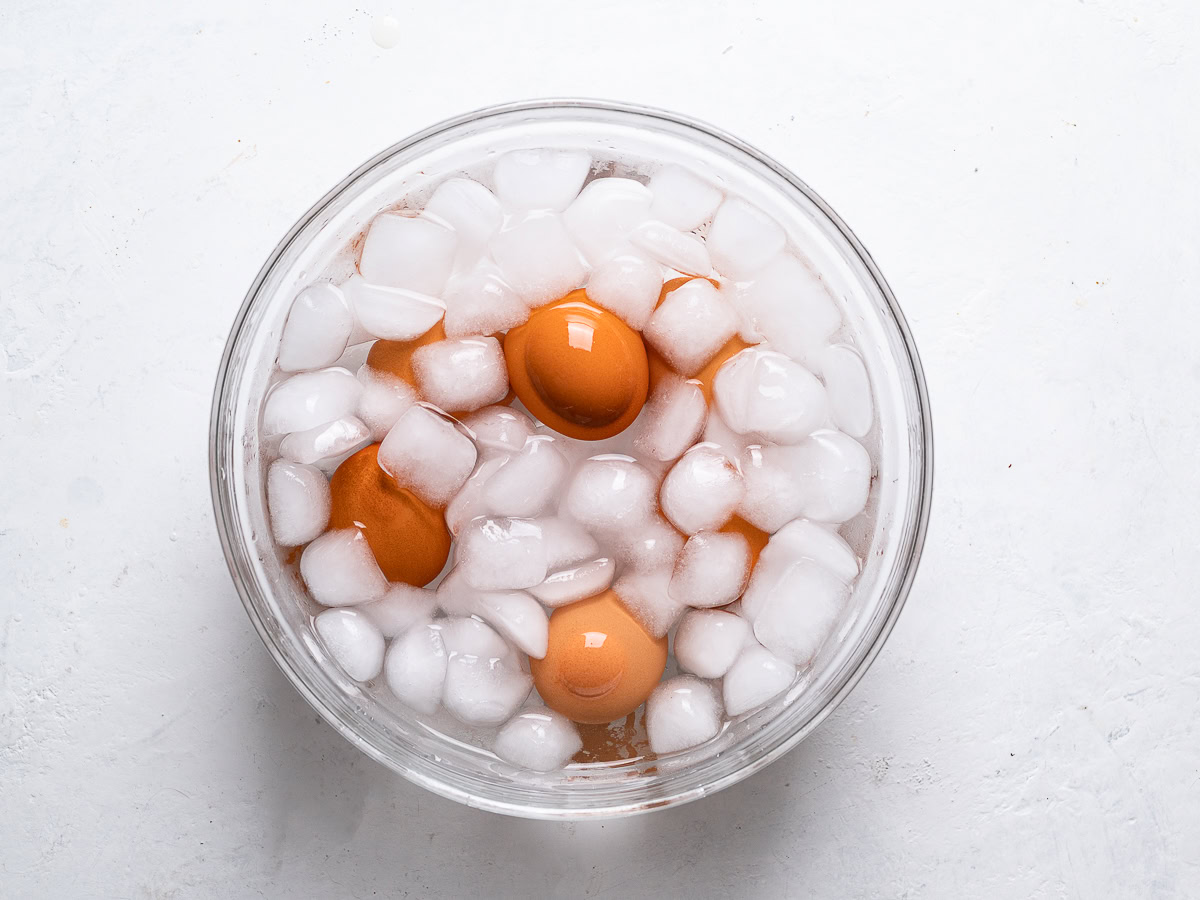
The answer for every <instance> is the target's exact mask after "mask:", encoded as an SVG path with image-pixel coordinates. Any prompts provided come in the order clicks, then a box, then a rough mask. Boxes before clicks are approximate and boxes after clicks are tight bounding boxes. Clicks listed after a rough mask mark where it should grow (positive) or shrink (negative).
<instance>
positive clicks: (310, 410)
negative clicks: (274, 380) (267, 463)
mask: <svg viewBox="0 0 1200 900" xmlns="http://www.w3.org/2000/svg"><path fill="white" fill-rule="evenodd" d="M361 394H362V385H361V384H359V383H358V379H356V378H355V377H354V376H353V375H351V374H350V373H349V372H347V371H346V370H345V369H341V368H337V367H333V368H329V369H321V370H320V371H317V372H302V373H301V374H299V375H293V376H291V377H290V378H288V379H287V380H286V381H283V382H280V383H279V384H277V385H275V387H274V388H273V389H272V390H271V392H270V393H269V394H268V395H267V401H266V403H265V404H264V405H263V423H262V427H263V431H264V432H265V433H267V434H288V433H290V432H293V431H307V430H308V429H309V428H316V427H317V426H318V425H324V424H325V423H326V422H332V421H333V420H334V419H340V418H341V417H342V416H350V415H353V414H354V410H355V408H356V407H357V406H358V398H359V395H361Z"/></svg>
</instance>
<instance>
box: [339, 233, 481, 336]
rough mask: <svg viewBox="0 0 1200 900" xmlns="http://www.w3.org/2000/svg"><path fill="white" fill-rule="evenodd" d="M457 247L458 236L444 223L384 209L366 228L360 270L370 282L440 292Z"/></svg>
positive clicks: (433, 294)
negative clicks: (384, 211) (382, 213)
mask: <svg viewBox="0 0 1200 900" xmlns="http://www.w3.org/2000/svg"><path fill="white" fill-rule="evenodd" d="M457 249H458V238H457V237H456V236H455V234H454V232H453V231H451V230H450V229H449V228H447V227H446V226H445V225H442V224H440V223H439V222H437V221H435V220H433V219H431V218H427V217H425V216H413V215H399V214H395V213H385V214H384V215H381V216H377V217H376V219H375V221H373V222H372V223H371V227H370V229H369V230H368V231H367V237H366V239H365V240H364V241H363V245H362V256H361V257H359V261H358V271H359V272H361V273H362V277H363V278H365V279H366V280H367V281H369V282H370V283H371V284H378V285H386V286H388V287H394V288H408V289H409V290H412V291H417V292H419V293H421V294H429V295H432V296H437V295H438V294H440V293H441V292H442V288H444V287H445V286H446V279H447V278H448V277H449V276H450V270H451V268H452V267H453V266H454V255H455V252H456V250H457ZM363 324H364V325H365V324H366V323H365V322H364V323H363Z"/></svg>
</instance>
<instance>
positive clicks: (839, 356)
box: [821, 344, 874, 438]
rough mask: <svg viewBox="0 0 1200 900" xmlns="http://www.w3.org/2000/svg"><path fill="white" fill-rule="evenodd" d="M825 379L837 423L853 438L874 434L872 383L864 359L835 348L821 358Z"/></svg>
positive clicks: (842, 346) (840, 346)
mask: <svg viewBox="0 0 1200 900" xmlns="http://www.w3.org/2000/svg"><path fill="white" fill-rule="evenodd" d="M821 376H822V377H823V378H824V379H825V390H826V392H827V393H828V394H829V406H830V409H831V410H832V411H833V422H834V424H835V425H837V427H838V428H840V429H841V430H842V431H844V432H846V434H848V435H850V436H851V437H856V438H860V437H862V436H863V435H864V434H866V433H867V432H868V431H870V430H871V422H872V421H874V413H873V411H872V408H871V381H870V379H869V378H868V377H867V368H866V366H864V365H863V361H862V357H861V356H859V355H858V351H856V350H855V349H854V348H853V347H847V346H846V345H845V344H835V345H834V346H832V347H828V348H826V350H825V352H824V353H823V354H822V355H821Z"/></svg>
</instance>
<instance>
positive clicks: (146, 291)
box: [0, 0, 1200, 900]
mask: <svg viewBox="0 0 1200 900" xmlns="http://www.w3.org/2000/svg"><path fill="white" fill-rule="evenodd" d="M361 9H362V6H361V4H354V3H348V2H341V0H322V2H319V3H318V2H316V0H296V2H293V3H289V4H288V5H287V14H286V15H282V16H281V15H280V14H279V9H278V8H275V7H271V6H266V5H256V4H247V3H233V2H230V0H212V2H210V3H206V4H204V5H203V6H202V7H195V8H192V9H190V11H188V12H185V11H183V10H180V9H176V8H173V7H172V8H170V9H166V8H164V7H163V6H162V5H161V4H149V3H146V2H134V3H132V4H122V5H117V4H95V3H88V4H84V3H80V2H58V3H32V2H29V0H15V2H11V3H8V4H5V5H4V9H3V12H0V71H2V72H3V75H2V76H0V85H2V86H0V98H2V99H0V103H2V104H3V108H4V110H5V114H6V117H7V118H6V125H7V128H8V130H7V132H6V134H7V139H6V140H4V141H0V162H2V165H3V169H2V171H3V172H4V176H3V177H0V198H3V200H4V207H3V208H4V209H6V210H7V211H9V215H7V216H6V217H5V221H4V224H3V225H2V226H0V228H2V229H3V235H4V247H5V250H4V253H3V254H2V257H3V258H2V260H0V274H2V277H0V420H2V421H3V427H2V428H0V458H2V459H4V461H5V464H6V466H7V469H8V471H9V472H10V473H13V477H9V478H6V479H4V480H3V482H0V571H3V573H4V575H5V589H4V590H2V591H0V767H2V770H3V773H4V774H3V777H2V778H0V813H2V814H3V821H4V822H5V827H4V829H3V837H2V838H0V884H2V885H3V891H2V893H4V894H5V895H8V896H13V897H41V896H52V897H80V898H94V897H113V896H116V897H171V896H175V897H206V896H220V897H228V898H237V900H241V898H243V897H249V898H253V897H301V896H335V897H353V896H359V897H371V896H375V895H378V896H381V897H382V896H392V895H395V894H396V893H400V892H402V891H403V890H407V891H408V893H409V894H410V895H411V896H422V897H426V896H427V897H458V896H463V895H473V896H490V895H494V893H495V891H496V886H497V885H501V886H502V889H503V891H505V892H507V893H508V894H510V895H518V896H525V897H528V896H551V897H576V896H581V895H582V896H585V897H593V898H594V897H600V898H608V897H612V896H617V897H632V896H646V895H649V896H676V895H681V894H682V895H684V896H687V897H690V898H715V897H729V896H739V897H752V898H759V897H761V898H774V897H780V896H786V895H789V894H791V895H795V896H801V897H811V896H820V895H823V894H824V895H836V896H851V897H871V896H883V897H904V896H907V897H911V898H917V897H945V896H964V897H965V896H971V897H989V898H999V900H1026V898H1029V897H1046V898H1053V900H1059V898H1073V897H1097V896H1102V897H1109V898H1137V900H1142V898H1145V897H1148V896H1149V897H1162V898H1177V897H1186V896H1187V895H1188V894H1189V893H1190V892H1193V891H1194V889H1195V885H1196V884H1197V881H1198V880H1200V870H1198V869H1197V864H1196V861H1195V854H1194V852H1193V848H1195V847H1196V846H1198V845H1200V801H1198V796H1200V783H1198V782H1197V775H1198V774H1200V773H1198V772H1197V769H1196V750H1195V748H1196V746H1197V743H1198V740H1200V738H1198V732H1197V727H1198V726H1197V722H1200V706H1198V701H1197V674H1196V673H1197V663H1196V647H1197V646H1200V618H1198V617H1197V615H1196V604H1195V585H1196V584H1197V583H1200V557H1197V555H1196V553H1195V547H1196V546H1197V544H1198V543H1200V518H1198V516H1197V511H1196V503H1195V497H1196V496H1197V495H1200V475H1198V474H1197V470H1196V466H1195V448H1196V446H1197V444H1200V419H1198V418H1197V415H1196V410H1197V409H1198V408H1200V369H1198V368H1197V366H1196V354H1195V335H1196V333H1197V332H1198V331H1200V308H1198V307H1197V304H1196V296H1195V294H1196V290H1195V286H1196V285H1197V284H1200V258H1198V257H1197V253H1196V247H1197V246H1198V245H1197V241H1196V240H1195V235H1196V234H1197V232H1198V231H1200V221H1198V220H1197V210H1196V203H1195V197H1196V196H1197V194H1198V193H1200V172H1198V171H1197V167H1196V165H1195V160H1196V159H1197V158H1200V127H1198V126H1197V123H1196V121H1195V118H1194V117H1191V116H1188V115H1181V114H1180V111H1181V110H1186V109H1188V108H1189V104H1192V103H1193V100H1194V94H1195V90H1194V85H1195V84H1197V83H1198V82H1200V58H1198V57H1197V55H1196V53H1195V52H1194V48H1195V46H1196V45H1197V44H1198V43H1200V22H1198V20H1197V16H1198V15H1200V11H1198V10H1197V8H1196V6H1195V5H1194V4H1187V3H1170V4H1168V3H1161V4H1151V3H1145V2H1138V0H1105V2H1094V3H1054V4H1046V3H1042V2H1036V0H1015V2H1014V3H1010V4H1004V5H999V4H997V5H993V6H992V7H986V8H985V7H983V6H981V5H979V4H964V3H951V2H942V0H937V2H933V3H931V4H927V5H925V6H924V7H923V8H922V13H923V18H922V19H921V20H916V19H914V16H913V12H912V9H911V7H909V6H907V5H905V4H897V3H892V2H884V0H866V2H864V3H860V4H857V5H854V6H853V7H851V6H849V5H845V4H843V5H837V4H820V5H817V4H797V3H794V2H787V0H762V2H759V3H755V4H750V5H747V4H732V3H709V4H702V5H701V7H697V8H695V9H693V10H691V11H690V12H689V13H688V15H687V16H686V17H685V18H686V29H685V36H686V40H680V41H673V40H664V38H663V36H664V35H668V36H670V35H678V34H680V26H681V22H683V21H684V18H681V15H680V12H679V8H678V7H677V6H674V5H671V4H646V3H643V2H635V0H616V2H613V3H611V4H609V5H607V6H606V7H605V14H604V15H596V14H595V8H594V6H589V5H581V6H578V7H571V6H569V5H563V4H561V3H560V4H554V5H553V6H552V7H551V6H546V5H543V4H533V5H532V6H531V7H530V10H531V12H530V14H528V15H522V16H515V15H514V16H498V15H495V14H494V6H493V5H482V4H477V3H468V4H465V5H464V6H463V10H464V14H463V15H462V16H461V17H460V18H459V19H458V20H457V21H456V22H455V25H456V29H455V32H454V34H455V37H454V39H453V40H454V52H452V53H448V52H447V49H446V46H445V44H444V43H443V42H440V41H431V40H427V39H424V38H423V37H422V36H427V35H430V34H442V33H445V29H446V25H447V20H446V18H445V16H446V6H445V5H444V4H417V5H409V6H403V7H402V6H400V5H395V6H393V7H392V8H391V9H390V10H389V9H386V8H382V7H381V8H379V9H371V10H367V11H360V10H361ZM389 12H390V13H391V14H392V15H395V16H397V17H398V19H399V20H400V24H401V25H402V26H403V35H402V37H401V41H400V43H399V45H398V46H397V47H396V48H395V49H393V50H390V51H384V50H381V49H379V48H378V47H377V46H376V44H375V43H374V42H373V41H372V39H371V24H372V22H373V21H374V20H375V18H376V16H379V15H382V14H384V13H389ZM635 22H636V25H634V24H632V23H635ZM928 22H935V23H936V26H937V27H929V25H928ZM583 34H586V40H583V39H581V35H583ZM797 35H804V36H805V40H804V50H805V52H803V53H798V52H797V50H796V48H797ZM48 36H52V38H51V37H48ZM516 48H525V49H526V50H528V49H529V48H536V58H537V61H536V65H513V62H512V61H513V59H514V53H515V52H517V49H516ZM848 60H849V61H852V64H849V63H848V62H847V61H848ZM681 73H686V77H682V76H681ZM432 83H436V85H437V89H436V90H433V89H430V85H431V84H432ZM549 94H559V95H575V96H580V95H582V96H606V97H614V98H623V99H628V100H630V101H633V102H641V103H648V104H653V105H658V106H662V107H667V108H673V109H676V110H678V111H680V112H682V113H685V114H687V115H692V116H696V117H699V118H702V119H706V120H708V121H710V122H712V123H713V124H715V125H716V126H718V127H720V128H723V129H726V130H728V131H730V132H733V133H734V134H736V135H738V136H739V137H741V138H743V139H745V140H747V141H749V142H750V143H752V144H755V145H757V146H759V147H760V148H761V149H762V150H763V151H764V152H766V153H768V154H769V155H771V156H772V157H774V158H775V159H777V160H779V161H780V162H781V163H782V164H784V165H786V166H788V167H789V168H791V169H792V170H793V171H794V172H795V173H796V174H797V175H799V176H800V177H801V178H803V179H804V180H805V181H806V182H807V183H809V184H810V185H812V186H813V187H814V189H816V190H817V191H819V192H820V194H821V195H822V197H823V198H824V199H825V200H826V201H828V202H829V203H830V204H831V205H832V207H833V208H834V209H835V210H836V211H837V212H838V213H839V214H840V215H841V216H842V217H843V218H844V219H845V221H846V222H847V223H848V225H849V227H850V228H852V229H853V230H854V232H855V233H856V234H857V236H858V237H859V238H860V239H861V240H862V241H863V243H864V244H865V245H866V247H867V248H868V249H869V250H870V252H871V254H872V256H873V258H874V260H875V261H876V263H878V265H879V267H880V270H881V271H882V273H883V274H884V276H885V277H886V278H887V279H888V283H889V284H890V285H891V287H892V289H893V290H894V292H895V294H896V296H897V297H898V298H899V300H900V302H901V304H902V305H903V308H904V310H905V312H906V314H907V316H908V319H909V323H910V325H911V327H912V330H913V333H914V336H915V338H916V340H917V344H918V346H919V348H920V351H921V356H922V361H923V363H924V366H925V371H926V375H927V377H928V380H929V388H930V393H931V395H932V409H933V415H934V421H935V425H934V427H935V430H936V437H937V451H936V456H937V475H936V488H935V491H934V500H933V506H934V508H933V514H932V518H931V525H930V532H929V539H928V541H927V543H926V547H925V554H924V559H923V561H922V564H921V569H920V572H919V573H918V575H917V578H916V581H915V583H914V585H913V590H912V594H911V596H910V598H909V602H908V604H907V606H906V608H905V609H904V611H903V613H902V614H901V616H900V617H899V620H898V622H897V625H896V628H895V630H894V632H893V633H892V636H891V638H890V639H889V640H888V642H887V644H886V645H885V646H884V647H883V649H882V651H881V652H880V654H879V656H878V658H877V659H876V661H875V663H874V664H873V666H872V668H871V669H870V671H868V672H867V674H866V675H865V676H864V678H863V679H862V681H861V682H860V683H859V684H858V686H857V687H856V688H855V689H854V691H853V692H852V693H851V694H850V695H849V697H848V698H847V699H846V700H845V701H844V702H843V703H842V705H841V706H840V707H839V708H838V709H837V710H836V711H835V712H833V713H832V715H830V717H829V718H828V719H827V720H826V721H825V722H824V723H823V724H822V725H821V726H820V727H819V728H818V729H817V730H816V732H815V733H814V734H813V735H811V736H810V737H809V738H808V739H807V740H805V741H804V742H803V743H802V744H801V745H799V746H798V747H797V748H796V749H794V750H792V751H790V752H789V753H788V754H786V755H785V756H783V757H782V758H780V759H779V760H777V761H775V762H774V763H772V764H771V765H770V766H769V767H767V768H766V769H765V770H764V771H762V772H761V773H759V774H757V775H755V776H753V777H751V778H750V779H748V780H747V781H744V782H742V783H740V784H738V785H735V786H733V787H731V788H728V789H726V790H724V791H722V792H720V793H718V794H715V795H713V796H711V797H707V798H705V799H703V800H700V801H698V802H696V803H694V804H690V805H688V806H684V807H681V808H678V809H673V810H667V811H664V812H657V813H653V814H650V815H648V816H644V817H641V818H636V819H630V820H626V821H619V822H613V821H609V822H578V823H573V824H565V823H563V824H554V823H541V822H528V821H519V820H499V819H497V818H496V817H495V816H493V815H490V814H486V813H483V812H479V811H477V810H473V809H469V808H466V807H463V806H460V805H458V804H455V803H452V802H450V801H448V800H442V799H440V798H438V797H435V796H434V795H432V794H430V793H429V792H427V791H425V790H424V789H422V788H419V787H417V786H415V785H413V784H410V783H409V782H407V781H404V780H403V779H401V778H400V777H399V776H396V775H394V774H392V773H391V772H389V771H387V770H386V769H384V768H383V767H382V766H380V765H378V764H376V763H374V762H372V761H371V760H369V759H368V758H367V757H365V756H364V755H363V754H361V753H360V752H359V751H358V750H356V749H355V748H354V747H352V746H351V745H350V744H349V743H348V742H346V741H345V740H343V739H342V738H341V737H340V736H339V735H338V734H336V733H335V732H334V731H333V729H331V728H330V727H329V726H327V725H326V724H324V722H322V721H318V719H317V716H316V714H315V713H314V712H313V711H312V709H311V708H310V707H309V706H308V704H307V703H306V702H305V701H304V700H303V699H302V698H301V697H300V695H299V694H297V693H296V691H295V690H293V689H292V687H291V686H290V685H289V684H288V682H287V681H286V680H285V679H284V677H283V676H282V675H281V674H280V672H279V671H278V669H277V668H276V666H275V665H274V663H273V662H272V661H271V659H270V657H269V655H268V654H267V652H266V650H265V649H264V648H263V646H262V644H261V642H260V641H259V639H258V637H257V635H256V634H255V632H254V630H253V628H252V627H251V626H250V624H249V622H248V621H247V619H246V616H245V614H244V612H243V611H242V608H241V604H240V602H239V600H238V597H237V594H236V592H235V590H234V588H233V585H232V583H231V581H230V578H229V575H228V573H227V571H226V569H225V564H224V558H223V555H222V553H221V548H220V545H219V542H218V540H217V537H216V532H215V529H214V526H213V520H212V511H211V504H210V502H209V491H208V472H207V445H206V438H207V422H208V414H209V404H210V400H211V395H212V385H213V381H214V379H215V376H216V372H217V366H218V362H219V360H220V355H221V351H222V348H223V345H224V342H225V338H226V336H227V334H228V331H229V328H230V325H231V324H232V322H233V320H234V316H235V314H236V311H237V309H238V306H239V304H240V303H241V300H242V298H243V296H244V295H245V292H246V289H247V287H248V286H249V285H250V283H251V281H252V280H253V278H254V276H255V274H256V273H257V271H258V270H259V268H260V267H261V265H262V263H263V261H264V260H265V259H266V257H267V255H268V254H269V253H270V252H271V250H272V249H273V248H274V246H275V245H276V243H277V242H278V240H279V239H280V238H281V237H282V236H283V235H284V234H285V233H286V232H287V230H288V229H289V228H290V227H291V226H292V224H293V223H294V222H295V221H296V220H297V219H298V218H299V217H300V216H301V215H302V214H303V213H304V212H305V210H307V209H308V208H309V206H310V205H311V204H312V203H314V202H315V201H316V200H317V199H318V198H319V197H320V196H321V195H322V194H324V193H325V191H327V190H328V189H329V188H330V187H332V186H333V185H334V184H336V183H337V182H338V181H340V180H341V179H342V178H343V177H344V176H345V175H346V174H348V173H349V172H350V171H351V170H352V169H353V168H355V167H356V166H358V165H359V164H360V163H361V162H363V161H364V160H366V159H368V158H369V157H370V156H372V155H373V154H375V153H377V152H378V151H379V150H381V149H383V148H384V147H386V146H388V145H390V144H392V143H394V142H395V141H397V140H399V139H401V138H402V137H404V136H405V135H407V134H410V133H413V132H415V131H418V130H420V129H423V128H425V127H427V126H429V125H431V124H433V123H434V122H437V121H439V120H440V119H442V118H445V117H447V116H450V115H456V114H458V113H460V112H463V111H465V110H469V109H474V108H477V107H480V106H483V105H486V104H489V103H495V102H502V101H507V100H511V99H515V98H521V97H531V96H546V95H549ZM381 110H386V114H381ZM964 422H971V423H972V425H971V427H963V424H962V423H964ZM312 424H314V425H315V424H319V423H315V422H314V423H312ZM17 476H19V477H17ZM172 534H175V535H176V536H177V540H174V541H172V540H171V539H170V536H171V535H172ZM848 847H852V848H854V849H853V858H852V863H849V864H848V862H847V848H848ZM131 860H136V862H134V863H131Z"/></svg>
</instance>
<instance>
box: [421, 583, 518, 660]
mask: <svg viewBox="0 0 1200 900" xmlns="http://www.w3.org/2000/svg"><path fill="white" fill-rule="evenodd" d="M468 587H469V586H468ZM438 592H439V594H440V593H441V589H440V588H439V590H438ZM440 623H441V627H442V641H443V643H444V644H445V645H446V652H447V653H457V654H463V655H467V656H479V657H483V658H485V659H508V658H509V657H510V656H511V655H512V648H511V647H510V646H509V645H508V644H507V643H506V642H505V640H504V638H502V637H500V635H499V634H498V633H497V632H496V630H495V629H494V628H492V626H491V625H489V624H487V623H486V622H482V621H480V620H479V619H472V618H468V617H465V616H451V617H450V618H448V619H442V620H440Z"/></svg>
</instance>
